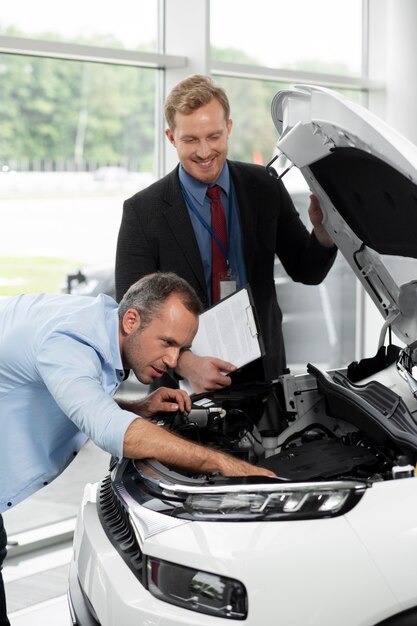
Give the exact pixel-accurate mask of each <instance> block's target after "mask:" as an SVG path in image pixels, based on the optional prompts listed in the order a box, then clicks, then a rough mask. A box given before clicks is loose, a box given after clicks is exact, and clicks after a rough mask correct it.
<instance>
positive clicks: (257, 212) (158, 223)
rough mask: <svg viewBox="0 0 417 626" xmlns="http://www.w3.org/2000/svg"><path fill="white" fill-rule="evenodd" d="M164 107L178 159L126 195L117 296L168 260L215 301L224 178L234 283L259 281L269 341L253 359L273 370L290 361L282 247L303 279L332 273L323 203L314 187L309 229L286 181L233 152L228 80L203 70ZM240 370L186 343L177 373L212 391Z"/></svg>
mask: <svg viewBox="0 0 417 626" xmlns="http://www.w3.org/2000/svg"><path fill="white" fill-rule="evenodd" d="M165 116H166V119H167V122H168V129H167V130H166V136H167V137H168V139H169V141H170V142H171V143H172V145H173V146H174V147H175V148H176V150H177V153H178V157H179V161H180V164H179V165H178V166H177V167H176V168H175V170H174V171H172V172H171V173H170V174H168V175H167V176H165V177H164V178H162V179H161V180H159V181H158V182H156V183H154V184H153V185H151V186H150V187H148V188H147V189H144V190H142V191H140V192H139V193H137V194H136V195H134V196H133V197H132V198H130V199H128V200H126V202H125V204H124V209H123V217H122V222H121V226H120V231H119V237H118V244H117V254H116V294H117V299H120V298H121V297H122V296H123V294H124V292H125V291H126V290H127V289H128V287H129V286H130V285H131V284H132V283H133V282H135V281H136V280H138V278H140V277H141V276H143V275H145V274H149V273H151V272H155V271H158V270H160V271H172V272H175V273H177V274H179V275H180V276H182V277H183V278H185V279H186V280H187V281H188V282H189V283H190V284H191V285H192V286H193V287H194V289H195V290H196V291H197V294H198V295H199V297H200V299H201V301H202V303H203V306H204V307H205V308H206V307H208V306H210V304H211V290H210V280H211V275H210V274H211V253H210V248H209V244H210V240H211V234H210V230H211V229H210V223H209V222H210V200H209V199H208V198H207V197H206V191H207V187H208V186H211V185H213V184H220V186H221V196H222V200H223V204H224V207H225V213H226V215H227V227H228V246H229V250H228V253H229V259H228V261H230V267H231V270H232V272H231V273H232V275H233V277H234V281H235V283H236V288H239V287H240V286H242V285H243V284H245V283H246V282H248V283H249V284H250V286H251V290H252V293H253V297H254V302H255V308H256V311H257V314H258V319H259V324H260V330H261V334H262V338H263V342H264V346H265V357H264V358H263V359H262V369H263V371H262V373H261V374H260V370H259V369H256V370H253V369H252V371H251V374H250V375H251V376H255V377H256V378H257V379H261V378H262V379H265V380H272V379H275V378H276V377H277V376H278V375H279V374H281V373H282V372H283V370H284V368H285V350H284V342H283V336H282V328H281V322H282V313H281V310H280V308H279V305H278V302H277V298H276V292H275V283H274V259H275V254H277V255H278V257H279V259H280V261H281V262H282V264H283V266H284V268H285V270H286V272H287V273H288V274H289V276H290V277H291V278H292V279H293V280H295V281H299V282H303V283H305V284H317V283H319V282H321V281H322V280H323V279H324V278H325V276H326V274H327V272H328V271H329V269H330V267H331V266H332V264H333V261H334V258H335V255H336V248H335V246H334V244H333V242H332V240H331V238H330V237H329V235H328V234H327V232H326V230H325V229H324V227H323V225H322V224H321V221H322V212H321V209H320V206H319V205H318V202H317V199H316V198H315V197H314V196H312V197H311V204H310V207H309V215H310V219H311V221H312V224H313V231H312V233H309V232H308V231H307V230H306V228H305V227H304V225H303V223H302V222H301V220H300V218H299V216H298V213H297V211H296V210H295V207H294V205H293V203H292V200H291V198H290V196H289V194H288V193H287V191H286V189H285V187H284V185H283V184H282V183H281V182H280V181H278V180H276V179H275V178H273V177H271V176H270V175H269V174H268V172H267V171H266V169H265V168H264V167H262V166H258V165H252V164H246V163H239V162H234V161H229V160H227V158H226V157H227V144H228V137H229V135H230V132H231V129H232V120H231V119H230V110H229V103H228V99H227V96H226V93H225V92H224V90H223V89H222V88H220V87H217V86H216V85H215V84H214V83H213V81H212V80H211V79H210V78H208V77H206V76H200V75H195V76H191V77H189V78H187V79H185V80H183V81H182V82H181V83H179V84H178V85H177V86H176V87H174V89H173V90H172V91H171V93H170V95H169V96H168V98H167V101H166V104H165ZM257 365H258V364H257ZM234 370H235V367H234V365H233V364H232V363H227V362H225V361H222V360H219V359H215V358H214V357H209V356H208V357H197V356H196V355H194V354H192V352H189V351H188V352H185V353H184V354H183V355H182V356H181V358H180V360H179V363H178V367H177V369H176V373H177V374H178V375H179V376H182V377H184V378H187V379H188V381H189V382H190V383H191V385H192V387H193V389H194V390H195V391H203V390H206V391H210V390H214V389H220V388H222V387H225V386H227V385H229V384H231V382H232V380H231V377H230V376H229V375H225V373H226V374H232V373H233V372H234ZM233 376H234V375H233V374H232V378H233ZM165 384H166V382H165Z"/></svg>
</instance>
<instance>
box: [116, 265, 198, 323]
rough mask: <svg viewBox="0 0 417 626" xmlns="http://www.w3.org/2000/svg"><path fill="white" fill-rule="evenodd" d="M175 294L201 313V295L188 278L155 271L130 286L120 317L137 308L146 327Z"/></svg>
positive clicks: (122, 304) (182, 301) (121, 302)
mask: <svg viewBox="0 0 417 626" xmlns="http://www.w3.org/2000/svg"><path fill="white" fill-rule="evenodd" d="M174 294H175V295H177V296H179V297H180V300H181V303H182V304H183V305H184V307H185V308H186V309H187V310H188V311H190V312H191V313H194V314H195V315H199V314H200V313H201V311H202V310H203V306H202V304H201V301H200V299H199V297H198V296H197V294H196V292H195V291H194V289H193V288H192V287H191V285H189V284H188V283H187V281H186V280H184V279H183V278H181V277H180V276H177V274H174V273H173V272H155V273H154V274H147V275H146V276H143V277H142V278H141V279H139V280H138V281H137V282H136V283H133V285H131V286H130V287H129V289H128V290H127V291H126V293H125V295H124V296H123V298H122V299H121V301H120V304H119V319H122V318H123V316H124V314H125V313H126V311H127V310H128V309H136V311H139V313H140V316H141V328H144V327H145V326H147V325H148V324H149V323H150V322H151V321H152V320H153V319H154V318H155V317H158V315H159V311H160V309H161V307H162V305H163V304H164V302H165V301H166V300H167V299H168V298H169V297H170V296H171V295H174Z"/></svg>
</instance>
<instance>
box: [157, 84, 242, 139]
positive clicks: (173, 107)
mask: <svg viewBox="0 0 417 626" xmlns="http://www.w3.org/2000/svg"><path fill="white" fill-rule="evenodd" d="M213 98H215V99H216V100H218V101H219V102H220V104H221V105H222V107H223V110H224V115H225V118H226V122H228V121H229V117H230V104H229V99H228V97H227V94H226V91H225V90H224V89H223V87H219V86H217V85H216V84H215V83H214V81H213V80H212V79H211V78H210V77H209V76H204V75H203V74H193V75H192V76H188V77H187V78H184V80H182V81H181V82H179V83H178V84H177V85H175V87H173V88H172V90H171V92H170V94H169V95H168V97H167V99H166V101H165V107H164V112H165V119H166V121H167V124H168V127H169V129H170V131H171V132H173V131H174V129H175V113H182V114H183V115H189V114H190V113H193V112H194V111H196V110H197V109H199V108H200V107H202V106H204V105H206V104H208V103H209V102H211V101H212V100H213Z"/></svg>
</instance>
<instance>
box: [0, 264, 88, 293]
mask: <svg viewBox="0 0 417 626" xmlns="http://www.w3.org/2000/svg"><path fill="white" fill-rule="evenodd" d="M77 269H78V267H77V266H76V264H74V261H70V260H68V259H60V258H54V257H0V297H1V296H15V295H18V294H21V293H58V292H60V291H61V289H62V287H63V285H65V281H66V276H67V274H68V273H70V272H71V273H73V272H74V270H75V271H76V270H77Z"/></svg>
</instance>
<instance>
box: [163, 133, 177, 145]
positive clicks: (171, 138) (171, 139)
mask: <svg viewBox="0 0 417 626" xmlns="http://www.w3.org/2000/svg"><path fill="white" fill-rule="evenodd" d="M165 137H167V138H168V141H169V142H170V143H172V145H173V146H174V147H175V138H174V135H173V134H172V132H171V131H170V129H169V128H167V129H166V130H165Z"/></svg>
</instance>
